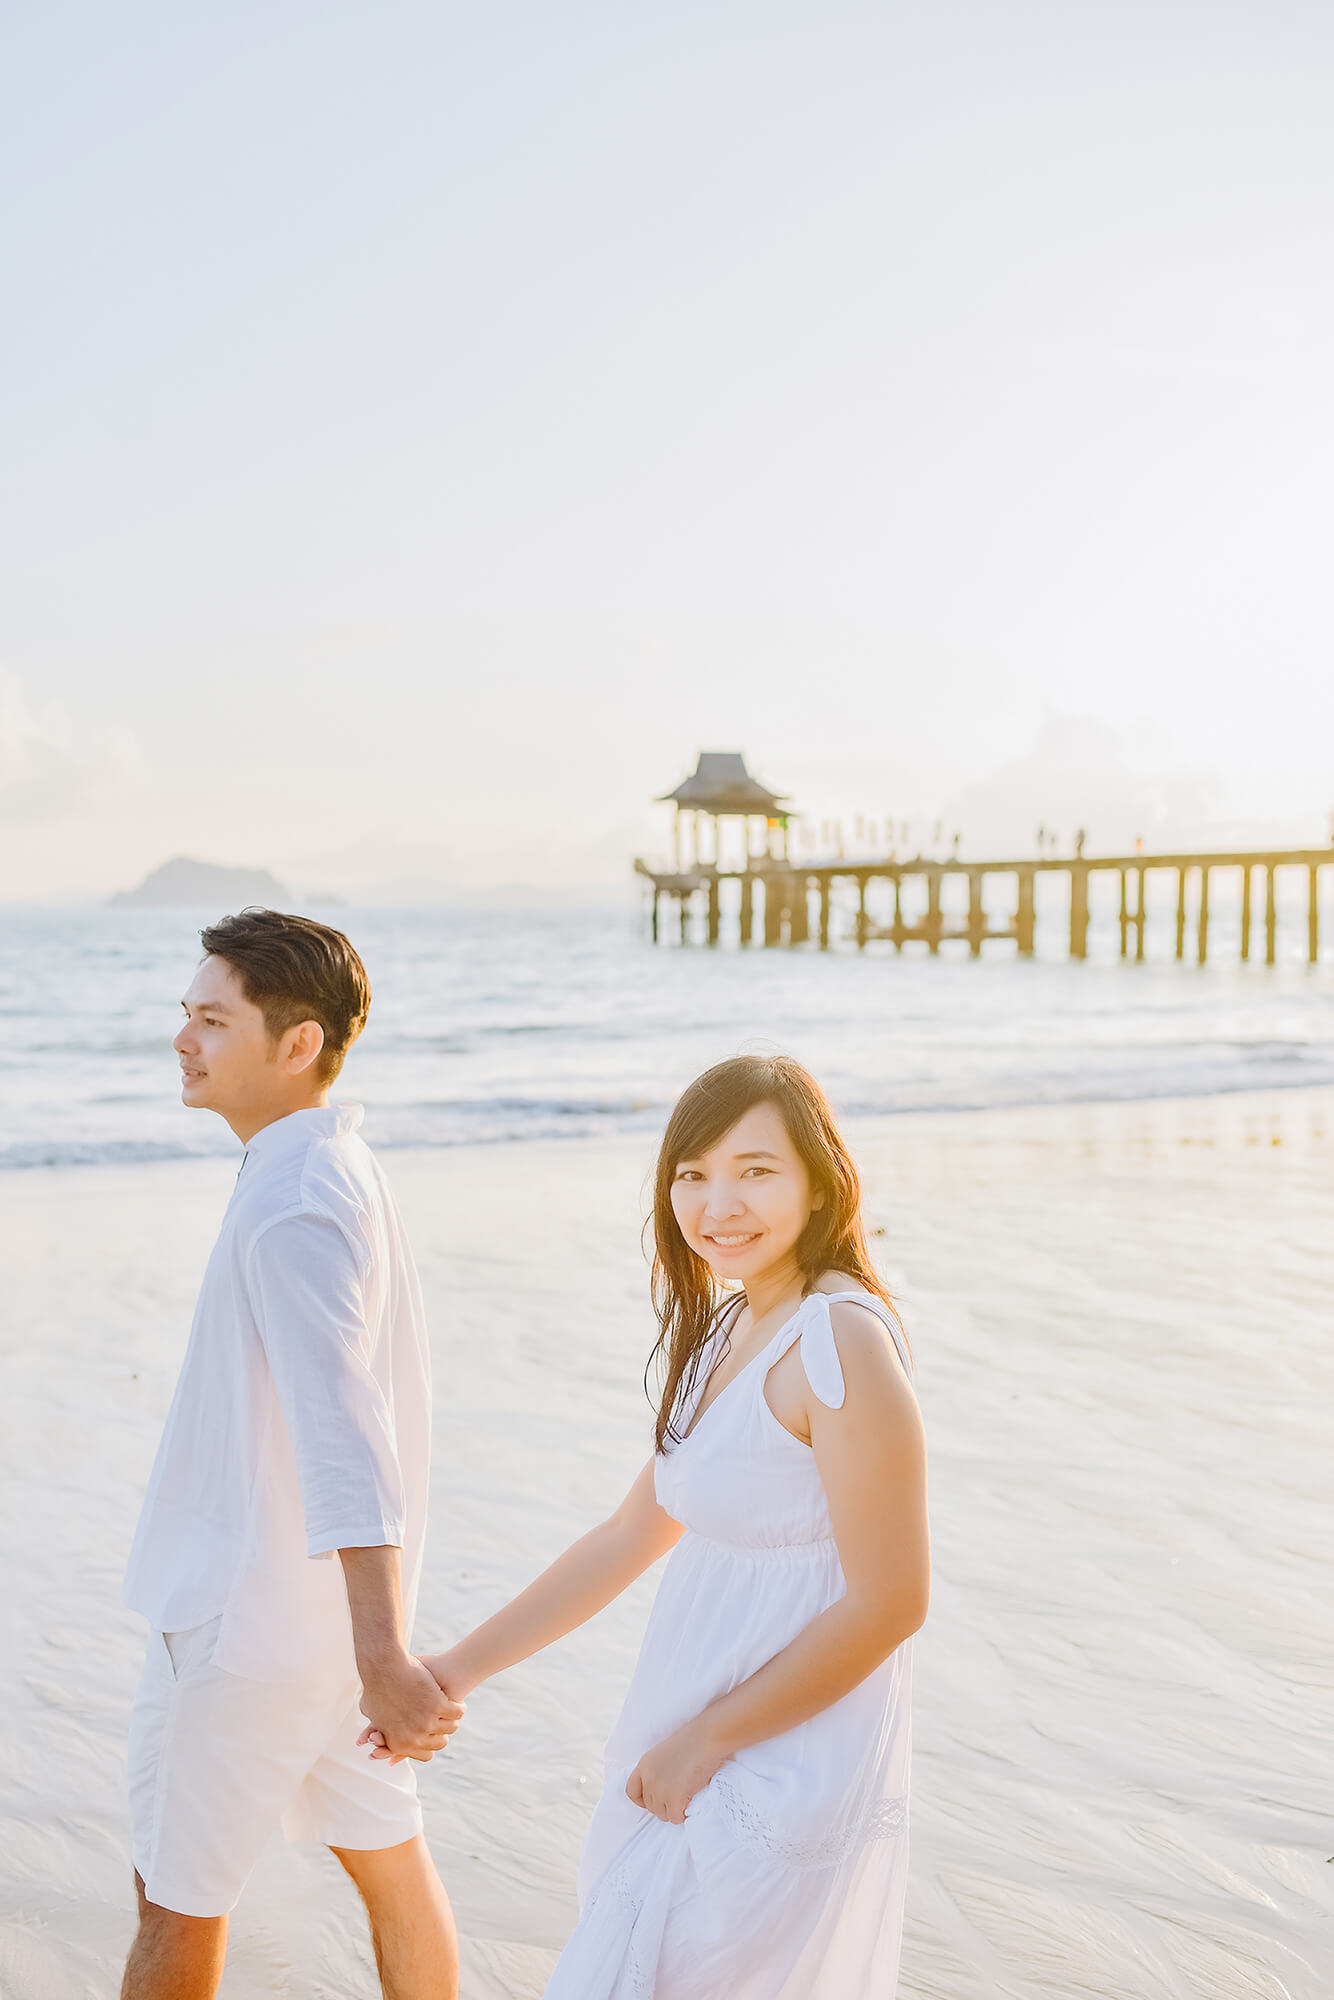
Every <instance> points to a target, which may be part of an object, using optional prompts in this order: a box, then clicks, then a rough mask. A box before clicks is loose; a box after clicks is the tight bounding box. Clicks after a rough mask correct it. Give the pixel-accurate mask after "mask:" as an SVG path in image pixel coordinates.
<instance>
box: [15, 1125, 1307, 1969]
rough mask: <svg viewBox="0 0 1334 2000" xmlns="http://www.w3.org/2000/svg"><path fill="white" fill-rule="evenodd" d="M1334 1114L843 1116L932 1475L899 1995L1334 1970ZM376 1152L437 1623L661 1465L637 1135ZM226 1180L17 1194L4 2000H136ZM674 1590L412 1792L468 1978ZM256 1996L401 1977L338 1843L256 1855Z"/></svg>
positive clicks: (514, 1678) (592, 1754) (581, 1641)
mask: <svg viewBox="0 0 1334 2000" xmlns="http://www.w3.org/2000/svg"><path fill="white" fill-rule="evenodd" d="M1332 1133H1334V1095H1332V1094H1331V1093H1328V1092H1304V1091H1292V1092H1285V1093H1280V1094H1275V1095H1272V1096H1266V1097H1233V1098H1211V1099H1198V1100H1181V1101H1175V1102H1161V1101H1160V1102H1157V1103H1153V1104H1131V1105H1116V1106H1081V1107H1077V1108H1044V1109H1042V1110H1040V1111H1033V1112H1022V1113H1021V1112H1012V1111H1006V1112H988V1113H977V1114H971V1113H970V1114H958V1115H934V1116H925V1115H921V1116H916V1115H915V1116H904V1117H899V1118H895V1119H892V1120H883V1121H876V1122H874V1123H864V1124H861V1125H858V1126H854V1127H852V1128H851V1136H852V1138H853V1141H854V1145H855V1148H856V1150H857V1152H858V1155H859V1157H860V1158H861V1160H862V1163H863V1166H864V1169H865V1173H866V1179H867V1186H868V1196H869V1207H870V1212H871V1218H872V1221H873V1224H874V1226H875V1227H876V1228H877V1229H878V1230H882V1231H883V1232H884V1233H883V1235H879V1236H877V1239H876V1241H877V1245H878V1247H879V1249H880V1251H881V1253H882V1255H883V1258H884V1263H885V1268H886V1270H887V1271H888V1273H889V1275H890V1278H891V1282H892V1283H893V1284H894V1285H895V1287H896V1288H897V1289H898V1291H899V1292H900V1294H901V1297H902V1301H903V1306H904V1311H905V1317H906V1318H907V1321H908V1325H909V1330H910V1333H911V1335H912V1338H913V1341H914V1345H915V1348H916V1351H917V1357H918V1365H919V1389H920V1394H921V1399H922V1403H923V1408H924V1410H925V1413H926V1418H927V1423H928V1427H929V1435H930V1443H931V1453H932V1461H931V1463H932V1517H933V1529H934V1537H935V1561H936V1585H935V1596H934V1600H933V1606H932V1612H931V1617H930V1620H929V1622H928V1625H927V1627H926V1630H925V1631H924V1633H923V1634H922V1636H921V1638H920V1639H919V1641H918V1642H917V1663H916V1683H917V1728H916V1746H917V1748H916V1769H915V1797H914V1808H913V1810H914V1820H913V1866H912V1880H911V1889H910V1894H909V1920H908V1938H907V1944H906V1949H905V1959H904V1975H903V1980H902V1983H901V1988H900V1991H901V1994H902V1995H903V1996H904V2000H910V1996H911V2000H918V1997H919V1996H920V2000H928V1996H929V2000H1083V1996H1089V2000H1093V1997H1094V1996H1097V2000H1150V1997H1151V1996H1152V2000H1187V1996H1190V2000H1194V1996H1205V1995H1207V1996H1209V2000H1262V1996H1263V2000H1271V1996H1272V2000H1323V1996H1327V1995H1328V1993H1329V1992H1330V1991H1332V1990H1334V1936H1332V1935H1331V1932H1332V1929H1334V1927H1332V1926H1331V1917H1332V1916H1334V1866H1331V1865H1329V1863H1328V1862H1327V1860H1326V1857H1327V1856H1329V1855H1331V1854H1334V1805H1332V1804H1331V1801H1334V1740H1332V1739H1331V1730H1330V1715H1331V1698H1330V1690H1331V1680H1334V1667H1332V1666H1331V1661H1332V1660H1334V1600H1331V1595H1330V1592H1329V1589H1328V1541H1329V1526H1328V1524H1329V1519H1330V1512H1329V1504H1330V1499H1331V1487H1334V1476H1332V1475H1331V1473H1330V1469H1329V1467H1330V1458H1331V1455H1330V1452H1329V1444H1328V1436H1329V1418H1328V1412H1329V1409H1330V1403H1331V1390H1332V1389H1334V1341H1331V1339H1330V1332H1331V1314H1330V1308H1329V1299H1330V1292H1331V1278H1332V1277H1334V1247H1332V1246H1334V1229H1331V1196H1332V1195H1334V1138H1332V1137H1331V1134H1332ZM388 1164H389V1166H390V1171H391V1173H392V1175H393V1178H394V1180H395V1183H396V1185H397V1187H398V1190H399V1194H400V1199H401V1201H402V1204H403V1207H404V1210H405V1213H406V1215H407V1217H408V1220H409V1224H410V1227H411V1229H412V1232H413V1236H414V1240H415V1242H416V1245H417V1249H418V1253H419V1257H420V1261H421V1264H422V1270H423V1276H424V1280H425V1283H426V1288H427V1295H428V1303H429V1306H430V1311H431V1318H432V1325H433V1331H434V1339H435V1350H436V1448H437V1463H436V1480H435V1493H434V1502H433V1506H434V1514H433V1532H432V1541H431V1547H430V1552H429V1557H428V1565H427V1572H426V1578H425V1584H424V1590H423V1599H422V1607H421V1617H420V1622H419V1627H418V1634H417V1637H418V1640H419V1642H420V1643H422V1644H426V1643H431V1642H435V1641H437V1640H442V1639H443V1638H445V1637H446V1636H448V1635H451V1634H453V1633H455V1632H457V1631H458V1630H460V1629H461V1628H462V1627H464V1626H465V1625H466V1624H468V1623H470V1622H472V1621H474V1620H475V1619H476V1618H478V1617H481V1616H483V1615H485V1614H486V1612H487V1611H489V1610H490V1609H491V1608H493V1607H494V1605H495V1604H497V1603H498V1602H499V1601H501V1599H503V1597H504V1596H505V1595H506V1594H507V1593H508V1592H509V1591H510V1590H511V1589H512V1588H514V1587H516V1586H517V1585H519V1584H520V1583H522V1582H523V1581H525V1580H526V1578H527V1577H528V1576H529V1575H530V1574H531V1573H532V1572H533V1570H534V1569H535V1568H537V1567H539V1566H540V1565H541V1564H542V1563H543V1562H544V1561H546V1560H547V1559H548V1558H549V1557H550V1556H552V1555H553V1554H555V1553H556V1552H557V1551H558V1550H559V1548H561V1547H562V1546H563V1545H564V1543H565V1542H566V1541H567V1540H568V1539H569V1538H570V1537H571V1536H572V1535H574V1534H576V1533H578V1532H579V1531H580V1530H581V1529H582V1528H583V1527H585V1526H586V1525H588V1524H589V1523H590V1522H591V1521H592V1520H594V1519H595V1518H596V1517H597V1515H598V1514H599V1512H600V1511H603V1510H605V1509H606V1508H607V1507H608V1506H610V1505H611V1504H613V1503H614V1501H615V1500H616V1499H617V1498H618V1497H619V1494H620V1492H621V1491H622V1489H623V1488H624V1487H625V1486H626V1485H627V1484H628V1483H629V1481H630V1479H631V1478H632V1477H633V1476H634V1473H635V1472H636V1470H637V1469H638V1467H639V1465H640V1464H641V1463H642V1462H643V1459H644V1457H645V1456H646V1455H647V1449H648V1416H647V1407H646V1404H645V1402H644V1399H643V1392H642V1389H641V1387H640V1374H641V1370H642V1366H643V1361H644V1356H645V1353H646V1351H647V1347H648V1345H649V1342H650V1339H651V1326H650V1320H649V1315H648V1310H647V1301H646V1277H645V1270H644V1265H643V1262H642V1259H641V1256H640V1252H639V1248H638V1229H639V1222H640V1218H641V1215H642V1199H643V1185H644V1180H645V1175H646V1173H647V1170H648V1168H649V1165H650V1158H649V1153H648V1151H647V1150H646V1148H645V1147H644V1145H643V1144H642V1142H640V1141H616V1142H611V1143H601V1142H573V1143H565V1144H556V1143H545V1142H543V1143H539V1142H529V1143H517V1144H509V1145H495V1146H486V1147H474V1148H468V1149H466V1150H465V1149H459V1150H456V1151H452V1152H449V1151H444V1152H433V1153H401V1154H395V1155H390V1156H388ZM230 1179H231V1172H230V1169H229V1168H228V1167H227V1165H226V1164H221V1165H220V1164H219V1163H217V1162H213V1161H203V1162H197V1163H189V1164H187V1165H185V1166H180V1165H170V1166H140V1167H135V1168H132V1169H125V1170H120V1169H111V1168H99V1169H71V1170H62V1171H58V1172H42V1173H33V1174H30V1175H18V1174H13V1175H7V1176H5V1178H4V1186H3V1190H2V1200H0V1209H2V1211H3V1240H2V1242H0V1249H3V1256H4V1268H5V1271H6V1294H7V1296H6V1309H5V1312H4V1315H3V1323H4V1327H5V1334H4V1352H5V1366H6V1383H7V1396H6V1399H5V1404H4V1408H3V1418H2V1421H3V1453H2V1454H0V1480H2V1481H3V1487H4V1501H5V1510H6V1511H5V1519H6V1521H7V1523H8V1531H7V1535H6V1545H5V1554H4V1558H3V1563H4V1589H5V1598H6V1605H7V1612H8V1616H7V1618H6V1620H5V1635H4V1638H3V1640H0V1647H2V1648H3V1652H2V1655H0V1657H3V1662H4V1668H5V1688H6V1692H7V1701H6V1706H5V1715H4V1722H3V1729H4V1769H5V1774H6V1781H5V1785H4V1803H3V1807H0V1992H3V1993H4V1994H5V1995H7V1996H8V1995H13V1996H15V2000H75V1996H80V2000H82V1996H96V2000H106V1996H110V1995H112V1994H114V1992H115V1991H116V1987H117V1982H118V1977H119V1964H120V1960H121V1957H122V1955H123V1952H124V1949H125V1946H126V1943H127V1941H128V1938H129V1934H130V1929H131V1916H130V1905H131V1897H130V1894H129V1887H128V1881H129V1863H128V1854H127V1830H126V1823H125V1814H124V1806H123V1799H122V1786H123V1738H124V1729H125V1720H126V1715H127V1711H128V1706H129V1702H130V1697H131V1694H132V1691H133V1685H134V1680H135V1676H136V1673H137V1668H138V1661H139V1656H140V1652H141V1648H142V1638H141V1633H140V1630H139V1627H138V1621H137V1620H135V1619H134V1618H132V1617H131V1616H130V1615H129V1614H128V1613H126V1612H124V1611H122V1610H121V1609H120V1607H119V1604H118V1600H117V1590H118V1584H119V1572H120V1567H121V1564H122V1562H123V1559H124V1553H125V1549H126V1546H127V1544H128V1540H129V1535H130V1532H131V1529H132V1527H133V1522H134V1517H135V1512H136V1508H137V1505H138V1499H139V1494H140V1492H141V1490H142V1485H143V1481H144V1478H145V1476H146V1473H147V1469H148V1465H149V1462H150V1460H151V1456H152V1451H153V1448H154V1444H155V1441H156V1435H157V1430H158V1426H159V1424H160V1422H161V1419H162V1415H163V1413H164V1411H165V1407H166V1402H167V1399H168V1396H169V1394H170V1390H171V1385H172V1382H173V1380H174V1376H175V1371H176V1367H177V1365H178V1362H179V1358H180V1353H181V1349H182V1345H183V1341H184V1335H185V1331H186V1328H187V1326H188V1321H189V1314H190V1308H191V1305H192V1301H193V1296H194V1291H195V1287H196V1284H197V1282H198V1278H199V1273H200V1270H201V1268H202V1265H203V1261H204V1257H205V1255H206V1253H207V1250H208V1246H209V1243H210V1242H211V1239H212V1235H213V1232H214V1229H215V1227H216V1224H217V1219H218V1215H219V1213H220V1210H221V1208H222V1206H223V1204H224V1203H225V1200H226V1197H227V1193H228V1190H229V1187H230ZM651 1589H652V1580H651V1579H648V1580H646V1582H645V1584H644V1585H642V1586H640V1587H639V1588H638V1589H637V1590H636V1591H635V1592H633V1593H631V1595H630V1596H629V1597H628V1598H627V1599H625V1600H623V1601H622V1602H621V1603H620V1604H618V1605H617V1606H616V1607H614V1608H613V1610H612V1611H611V1612H609V1613H607V1614H606V1615H605V1616H604V1617H603V1618H602V1619H600V1620H599V1621H597V1622H596V1623H595V1624H594V1625H593V1626H591V1627H589V1628H587V1629H586V1630H585V1631H583V1632H582V1633H579V1634H576V1635H574V1636H573V1637H571V1638H570V1639H569V1640H567V1641H565V1642H563V1643H562V1644H561V1645H560V1646H558V1647H555V1648H553V1649H552V1651H551V1652H550V1653H549V1654H548V1655H546V1656H545V1657H544V1658H542V1659H541V1660H538V1661H535V1662H531V1663H529V1664H528V1665H526V1666H523V1667H520V1668H517V1669H515V1670H514V1671H513V1672H512V1673H510V1674H509V1675H507V1676H504V1677H503V1678H502V1679H501V1680H500V1681H498V1682H496V1683H495V1684H494V1685H493V1686H491V1687H489V1688H487V1689H483V1690H481V1691H479V1693H478V1694H477V1695H475V1696H474V1698H473V1701H472V1704H471V1708H470V1713H469V1717H468V1726H467V1730H466V1734H463V1735H461V1736H460V1738H459V1739H458V1742H457V1745H456V1747H455V1749H454V1750H452V1751H451V1752H450V1753H449V1756H448V1758H447V1759H445V1760H440V1761H438V1762H437V1763H436V1764H435V1765H433V1766H432V1767H431V1768H430V1769H428V1770H427V1771H425V1772H424V1773H423V1774H422V1792H423V1797H424V1800H425V1804H426V1813H427V1831H428V1835H429V1837H430V1839H431V1842H432V1845H433V1848H434V1850H435V1852H436V1854H437V1857H438V1858H439V1860H440V1863H441V1866H442V1869H443V1870H444V1873H445V1875H446V1879H447V1881H448V1884H449V1887H450V1891H451V1894H452V1895H453V1898H454V1902H455V1907H456V1910H457V1913H458V1917H459V1922H460V1926H461V1929H462V1931H463V1933H464V1936H465V1954H466V1970H465V1989H464V1990H465V1994H466V1995H467V2000H493V1996H510V2000H529V1996H533V1995H536V1994H538V1993H540V1991H541V1986H542V1981H543V1978H544V1976H545V1973H546V1971H547V1969H548V1968H549V1967H550V1965H551V1963H552V1961H553V1959H554V1955H555V1950H556V1948H557V1947H558V1945H559V1943H560V1941H561V1939H562V1938H563V1936H564V1935H565V1933H566V1932H567V1930H568V1928H569V1926H570V1923H571V1921H572V1919H573V1913H574V1905H573V1874H574V1860H575V1855H576V1852H577V1847H578V1842H579V1838H580V1834H581V1830H582V1827H583V1825H584V1823H585V1821H586V1818H587V1815H588V1812H589V1810H590V1809H591V1805H592V1800H593V1797H594V1795H595V1790H596V1785H597V1781H598V1758H599V1752H600V1744H601V1739H602V1737H603V1735H604V1733H605V1731H606V1729H607V1727H608V1725H609V1723H610V1721H611V1718H612V1716H613V1714H614V1712H615V1708H616V1704H617V1700H618V1697H619V1692H620V1689H621V1688H622V1687H623V1685H624V1682H625V1679H626V1677H627V1674H628V1671H629V1667H630V1663H631V1660H632V1658H633V1654H634V1649H635V1646H636V1643H637V1640H638V1635H639V1632H640V1630H641V1628H642V1624H643V1618H644V1613H645V1608H646V1605H647V1602H648V1598H649V1595H650V1594H651ZM223 1990H224V1993H225V1994H227V1995H228V1996H230V2000H259V1996H266V2000H267V1996H274V1995H292V1996H298V1995H312V1996H325V1995H329V1996H332V1995H338V1996H340V2000H343V1996H346V2000H362V1996H369V1995H372V1994H373V1993H374V1992H375V1991H376V1986H375V1980H374V1974H373V1971H372V1968H371V1963H370V1956H369V1951H368V1948H367V1945H366V1942H365V1938H364V1934H363V1926H362V1923H361V1920H360V1916H359V1913H358V1910H357V1908H356V1905H355V1901H354V1899H353V1898H352V1896H351V1894H350V1892H349V1890H348V1889H347V1887H346V1886H345V1885H344V1884H343V1883H342V1882H341V1880H340V1879H339V1876H338V1870H337V1868H336V1865H335V1864H333V1863H332V1862H331V1861H330V1859H329V1858H328V1857H327V1856H323V1855H320V1854H318V1853H311V1852H308V1851H303V1850H287V1849H284V1848H282V1847H281V1846H280V1845H276V1846H275V1847H274V1849H273V1850H272V1851H271V1852H270V1853H269V1854H268V1855H266V1856H265V1858H264V1861H263V1863H262V1865H261V1867H260V1869H259V1870H258V1871H257V1873H256V1875H255V1877H254V1879H253V1881H252V1883H251V1885H250V1887H249V1888H248V1890H247V1892H246V1895H245V1897H244V1899H243V1901H242V1904H241V1906H240V1909H239V1910H238V1912H237V1915H236V1918H235V1920H234V1927H233V1946H232V1954H231V1960H230V1963H229V1967H228V1972H227V1976H226V1980H225V1982H224V1989H223ZM850 2000H852V1996H850Z"/></svg>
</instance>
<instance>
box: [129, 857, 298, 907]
mask: <svg viewBox="0 0 1334 2000" xmlns="http://www.w3.org/2000/svg"><path fill="white" fill-rule="evenodd" d="M111 901H112V902H113V903H115V904H120V905H125V904H138V905H145V904H156V905H158V906H159V907H160V906H162V905H164V904H172V903H189V904H196V905H198V904H203V903H207V904H208V905H210V907H211V908H213V909H215V910H217V911H218V912H219V913H221V912H222V911H224V910H240V909H244V908H245V906H246V905H247V904H248V903H259V904H261V905H263V906H264V907H265V908H267V909H282V908H284V907H290V905H291V901H292V896H291V891H290V890H288V889H285V888H284V887H283V885H282V883H281V882H280V881H279V880H278V879H277V877H276V876H274V875H270V873H269V871H268V869H267V868H219V867H218V866H217V865H216V864H215V863H214V862H212V861H191V860H189V859H187V857H186V856H185V855H183V854H178V855H177V856H176V857H175V859H174V860H171V861H164V862H163V864H162V866H161V867H160V868H155V869H154V870H153V872H152V874H151V875H146V876H145V877H144V880H143V881H142V882H141V883H140V884H139V886H138V888H137V889H121V890H120V891H119V892H118V893H117V894H116V895H114V896H113V897H112V898H111Z"/></svg>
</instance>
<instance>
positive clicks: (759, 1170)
mask: <svg viewBox="0 0 1334 2000" xmlns="http://www.w3.org/2000/svg"><path fill="white" fill-rule="evenodd" d="M772 1172H773V1168H772V1167H747V1168H746V1172H745V1176H744V1178H745V1179H746V1180H749V1179H750V1176H751V1175H752V1174H771V1173H772Z"/></svg>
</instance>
